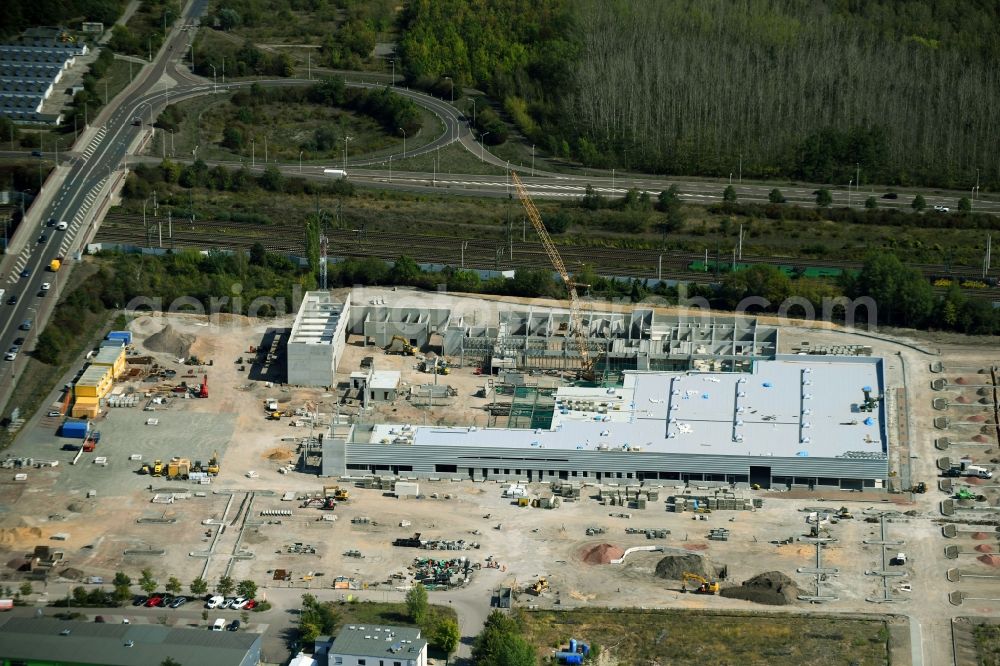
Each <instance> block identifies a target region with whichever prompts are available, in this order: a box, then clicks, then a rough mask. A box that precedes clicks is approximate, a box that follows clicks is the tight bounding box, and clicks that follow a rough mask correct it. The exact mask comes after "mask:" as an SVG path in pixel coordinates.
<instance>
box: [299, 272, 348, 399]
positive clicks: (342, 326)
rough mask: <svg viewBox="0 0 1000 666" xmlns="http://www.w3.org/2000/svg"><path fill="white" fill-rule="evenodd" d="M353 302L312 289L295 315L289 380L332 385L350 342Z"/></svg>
mask: <svg viewBox="0 0 1000 666" xmlns="http://www.w3.org/2000/svg"><path fill="white" fill-rule="evenodd" d="M350 308H351V302H350V298H347V299H346V300H345V301H344V302H343V303H341V302H339V301H335V300H334V298H333V295H332V294H331V293H330V292H329V291H309V292H306V295H305V297H304V298H303V299H302V305H301V306H300V307H299V311H298V313H297V314H296V316H295V322H294V323H293V324H292V331H291V334H290V335H289V338H288V344H287V346H286V351H287V359H288V383H289V384H296V385H300V386H332V385H333V384H334V383H335V380H334V373H335V371H336V368H337V364H338V363H339V362H340V358H341V356H342V355H343V352H344V344H345V343H346V341H347V323H348V318H349V316H350Z"/></svg>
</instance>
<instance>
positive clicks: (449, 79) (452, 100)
mask: <svg viewBox="0 0 1000 666" xmlns="http://www.w3.org/2000/svg"><path fill="white" fill-rule="evenodd" d="M444 78H446V79H448V82H449V83H451V103H452V104H454V103H455V80H454V79H453V78H451V77H450V76H446V77H444Z"/></svg>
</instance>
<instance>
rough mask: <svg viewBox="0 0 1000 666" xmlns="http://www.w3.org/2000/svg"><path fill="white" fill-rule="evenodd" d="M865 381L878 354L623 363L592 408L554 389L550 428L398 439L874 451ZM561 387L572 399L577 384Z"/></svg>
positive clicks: (855, 454)
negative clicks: (743, 362) (743, 367)
mask: <svg viewBox="0 0 1000 666" xmlns="http://www.w3.org/2000/svg"><path fill="white" fill-rule="evenodd" d="M865 387H869V388H870V389H871V394H872V395H873V396H876V397H877V396H879V395H881V394H882V392H883V382H882V365H881V359H877V358H858V357H849V358H847V357H830V356H824V357H817V356H808V357H805V356H784V357H779V359H778V360H774V361H759V362H757V363H755V364H754V367H753V372H750V373H708V372H683V373H678V372H644V373H643V372H636V373H631V372H630V373H626V380H625V385H624V387H623V388H622V389H618V390H614V389H603V388H597V389H593V391H592V396H591V397H590V402H592V403H593V404H594V409H593V411H592V412H588V411H586V408H584V409H583V410H580V409H577V410H575V411H574V410H572V409H570V408H569V405H568V400H565V401H563V400H560V399H559V397H558V396H557V402H556V414H555V416H554V418H553V423H552V429H550V430H541V429H534V430H531V429H507V428H487V429H478V428H476V427H465V428H448V427H436V426H427V427H415V428H413V429H412V430H409V431H408V436H407V439H409V437H412V445H413V447H414V449H419V448H420V447H423V446H432V447H485V448H491V447H492V448H503V449H508V450H509V449H518V448H520V449H532V448H535V449H540V450H556V451H567V450H570V451H574V450H577V451H606V452H609V453H612V452H631V453H633V454H635V453H640V454H641V453H667V454H689V455H715V456H775V457H786V458H796V457H798V458H810V457H819V458H859V459H864V458H874V459H881V458H883V457H884V455H885V451H886V439H885V413H884V407H883V405H882V404H881V403H880V404H879V406H878V407H877V408H876V409H875V411H873V412H870V413H869V412H860V411H859V405H860V404H861V403H862V402H863V399H864V394H863V390H862V389H863V388H865ZM568 393H569V394H570V395H571V396H572V398H573V399H574V400H575V401H576V402H577V404H579V402H580V400H581V397H582V396H581V394H580V392H579V390H576V391H571V392H568ZM602 403H604V405H603V410H604V411H603V412H602V411H601V409H602V406H601V405H602ZM564 410H565V411H564ZM399 430H400V427H399V426H388V425H378V426H376V427H375V429H374V431H373V433H372V438H371V441H372V442H382V441H390V442H391V441H394V440H395V438H396V437H398V436H399V435H398V431H399Z"/></svg>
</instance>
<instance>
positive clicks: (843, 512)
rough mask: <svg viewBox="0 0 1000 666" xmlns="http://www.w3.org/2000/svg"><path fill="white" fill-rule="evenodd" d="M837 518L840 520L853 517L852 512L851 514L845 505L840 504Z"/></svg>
mask: <svg viewBox="0 0 1000 666" xmlns="http://www.w3.org/2000/svg"><path fill="white" fill-rule="evenodd" d="M837 518H839V519H841V520H850V519H851V518H854V514H852V513H851V510H850V509H848V508H847V507H846V506H842V507H840V509H839V510H838V511H837Z"/></svg>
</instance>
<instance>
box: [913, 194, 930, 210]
mask: <svg viewBox="0 0 1000 666" xmlns="http://www.w3.org/2000/svg"><path fill="white" fill-rule="evenodd" d="M910 208H912V209H913V210H915V211H917V212H918V213H919V212H920V211H922V210H923V209H924V208H927V201H926V200H925V199H924V195H922V194H918V195H917V196H915V197H913V203H911V204H910Z"/></svg>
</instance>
